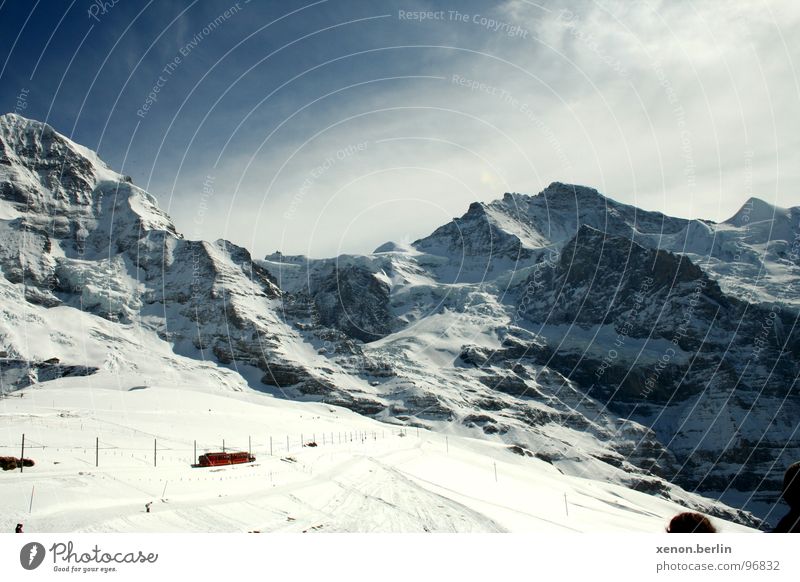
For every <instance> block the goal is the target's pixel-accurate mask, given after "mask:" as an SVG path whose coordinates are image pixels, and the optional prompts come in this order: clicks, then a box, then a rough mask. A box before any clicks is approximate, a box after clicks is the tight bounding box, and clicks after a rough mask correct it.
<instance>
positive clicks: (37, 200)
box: [0, 115, 800, 522]
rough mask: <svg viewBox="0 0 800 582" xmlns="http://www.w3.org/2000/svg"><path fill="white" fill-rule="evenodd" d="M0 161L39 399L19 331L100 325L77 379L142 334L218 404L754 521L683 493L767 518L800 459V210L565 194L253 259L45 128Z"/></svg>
mask: <svg viewBox="0 0 800 582" xmlns="http://www.w3.org/2000/svg"><path fill="white" fill-rule="evenodd" d="M0 148H1V149H0V269H2V281H0V343H1V344H2V345H0V350H4V351H5V352H6V353H7V355H8V357H9V359H10V360H13V361H14V362H17V363H18V364H19V365H17V364H14V365H11V364H9V365H8V366H6V368H7V369H8V370H7V371H8V374H11V376H14V378H17V376H19V377H20V378H22V377H23V376H25V378H28V379H29V380H30V381H37V378H35V377H33V376H31V375H30V374H29V371H30V368H31V366H30V365H29V364H30V362H41V361H43V360H46V359H47V358H48V357H49V355H47V354H40V353H38V352H37V351H36V349H34V348H33V347H32V346H31V345H29V344H26V343H25V342H26V341H27V340H26V339H25V337H24V335H22V334H20V333H18V332H17V331H16V330H17V329H18V328H19V325H20V324H21V322H22V320H23V319H24V325H27V326H31V327H30V328H29V329H34V328H35V329H40V328H43V327H44V326H45V325H46V322H47V321H49V320H48V317H45V315H46V314H50V313H54V312H55V311H57V310H66V311H62V312H60V313H64V314H74V313H77V312H80V314H81V318H82V319H81V321H83V322H85V321H90V322H102V323H97V324H96V325H95V324H91V325H90V329H88V331H87V334H86V336H87V339H86V341H87V342H89V343H88V344H87V345H89V346H90V348H91V349H86V350H84V353H86V354H87V355H86V357H85V359H83V360H81V361H76V362H68V361H64V362H63V363H60V364H59V369H61V368H63V370H61V371H62V372H64V373H73V372H75V371H83V372H87V373H88V372H89V371H91V370H93V369H94V368H99V369H101V370H113V369H115V366H120V365H133V364H130V363H127V364H126V360H125V354H124V352H125V348H121V347H114V346H126V345H132V343H135V342H134V340H133V339H131V338H132V336H131V334H132V333H133V332H134V331H135V333H136V334H137V337H140V338H141V337H151V336H152V337H153V338H156V340H157V341H159V342H161V343H160V344H158V345H159V346H163V345H166V346H168V349H170V350H171V351H172V352H173V353H174V354H176V355H178V356H180V357H186V358H192V359H195V360H209V361H212V362H216V365H217V366H218V367H219V370H220V372H219V373H220V378H221V382H223V383H224V384H225V385H232V384H235V382H234V383H232V382H231V381H230V376H231V375H235V374H234V373H238V374H240V375H241V377H244V378H246V379H247V382H248V383H249V385H250V386H251V387H253V388H257V389H260V390H267V391H271V392H273V393H274V394H276V395H277V396H281V397H285V398H297V399H312V400H322V401H325V402H329V403H332V404H338V405H343V406H347V407H350V408H352V409H354V410H356V411H358V412H361V413H363V414H370V415H375V416H378V417H381V418H386V419H388V420H391V421H393V422H401V423H406V424H409V425H422V426H428V427H432V428H440V429H444V428H446V429H447V430H459V431H462V432H465V433H467V434H471V435H473V436H476V437H481V438H489V439H496V440H498V441H502V442H503V443H505V444H506V445H507V446H508V447H509V451H511V452H515V453H517V454H523V455H535V456H537V457H539V458H542V459H546V460H547V461H549V462H551V463H552V464H553V465H554V466H556V467H558V468H559V469H560V470H562V471H565V472H570V473H572V474H579V475H588V476H592V477H593V478H600V479H608V480H611V481H615V482H619V483H624V484H627V485H628V486H631V487H636V488H639V489H642V490H646V491H648V492H651V493H655V494H658V495H662V496H664V497H668V498H672V499H676V500H679V501H681V502H682V503H684V504H686V505H687V506H690V507H697V508H699V509H702V510H704V511H708V512H710V513H716V514H719V515H725V516H728V517H733V518H734V519H738V520H740V521H745V522H748V521H749V520H751V518H750V517H749V516H748V515H747V514H745V513H742V512H741V511H738V510H733V509H730V508H726V507H725V506H723V505H721V504H719V503H715V502H712V501H709V500H704V499H703V498H701V497H698V496H696V495H693V494H690V493H687V492H686V491H685V490H684V489H682V488H681V487H680V486H678V485H676V483H677V484H681V485H683V486H685V487H686V488H688V489H690V490H694V489H696V490H697V491H699V492H702V493H706V494H707V495H710V496H712V497H715V498H716V497H721V498H722V499H725V500H728V501H730V502H731V503H732V504H734V505H736V506H738V507H745V508H747V509H752V510H754V511H756V512H761V513H762V514H763V513H765V508H766V507H768V504H769V503H771V502H772V500H774V498H775V497H776V493H777V488H778V481H779V479H780V476H781V475H782V470H783V468H784V467H785V466H786V465H788V463H789V462H790V461H791V460H793V459H794V458H795V457H797V456H798V455H800V450H798V444H799V443H798V438H797V435H796V433H795V428H796V427H795V426H794V425H795V424H796V421H795V420H794V419H796V418H797V417H798V413H799V412H800V410H798V402H800V395H798V392H797V390H798V388H797V385H796V382H795V378H797V376H798V372H799V371H800V370H798V368H797V363H796V362H797V361H798V359H797V355H798V350H800V343H799V342H798V340H799V339H800V337H798V332H797V326H796V322H797V316H798V305H800V293H798V292H797V290H798V287H796V284H797V282H798V280H800V260H798V256H800V227H798V221H800V210H798V209H796V208H793V209H779V208H775V207H772V206H770V205H768V204H766V203H763V202H761V201H752V200H751V201H749V202H748V203H747V204H745V206H744V207H743V208H742V210H741V211H740V212H739V213H737V214H736V216H734V217H733V218H731V220H729V221H726V222H725V223H721V224H715V223H711V222H708V221H696V220H695V221H692V220H685V219H679V218H672V217H668V216H665V215H663V214H660V213H655V212H647V211H643V210H640V209H638V208H636V207H634V206H629V205H624V204H620V203H617V202H615V201H613V200H610V199H608V198H606V197H604V196H602V195H601V194H600V193H598V192H597V191H596V190H593V189H590V188H585V187H581V186H571V185H565V184H559V183H555V184H552V185H550V186H549V187H548V188H546V189H545V190H544V191H543V192H541V193H540V194H538V195H536V196H527V195H522V194H506V195H505V196H504V197H503V198H502V199H500V200H497V201H494V202H491V203H474V204H472V205H471V206H470V207H469V209H468V210H467V212H466V214H465V215H464V216H462V217H460V218H457V219H454V220H453V221H452V222H451V223H449V224H446V225H443V226H442V227H441V228H439V229H437V230H436V231H435V232H433V233H432V234H431V235H430V236H428V237H425V238H423V239H421V240H419V241H416V242H415V243H414V244H413V245H411V246H401V245H395V244H386V245H383V246H381V247H379V249H376V251H375V253H373V254H371V255H367V256H342V257H337V258H335V259H326V260H313V259H308V258H306V257H290V256H284V255H281V254H280V253H276V254H275V255H270V256H268V257H266V258H265V259H263V260H258V259H254V258H253V257H251V256H250V253H249V252H248V251H247V250H246V249H244V248H241V247H238V246H236V245H234V244H232V243H230V242H228V241H216V242H213V243H210V242H203V241H190V240H186V239H184V238H183V237H182V236H181V234H180V233H178V232H177V230H176V229H175V227H174V225H173V224H172V222H171V221H170V219H169V217H168V216H166V215H165V214H164V213H163V212H161V211H160V210H159V209H158V206H157V204H156V201H155V199H154V198H153V197H152V196H151V195H149V194H148V193H146V192H144V191H143V190H141V189H140V188H138V187H136V186H135V185H134V184H132V183H131V182H130V180H129V179H128V178H126V177H125V176H122V175H119V174H117V173H115V172H113V171H112V170H110V169H109V168H108V167H106V166H105V164H103V163H102V162H101V161H100V160H99V159H98V158H97V156H96V155H95V154H94V153H93V152H91V151H89V150H86V149H85V148H82V147H81V146H79V145H77V144H74V143H73V142H71V141H70V140H68V139H67V138H65V137H63V136H61V135H59V134H58V133H56V132H55V131H54V130H52V128H50V127H49V126H46V125H43V124H40V123H37V122H34V121H30V120H26V119H24V118H21V117H18V116H15V115H5V116H2V117H0ZM19 302H24V306H25V308H24V309H21V308H20V306H21V305H23V303H19ZM86 318H89V319H88V320H87V319H86ZM92 318H94V319H92ZM82 325H83V324H82ZM44 335H46V337H47V338H48V340H47V343H46V345H49V346H56V345H59V343H58V342H65V341H67V340H65V339H64V337H62V336H63V334H61V332H58V331H57V330H55V331H49V332H47V333H45V334H44ZM43 337H44V336H43ZM126 342H127V343H126ZM145 344H146V342H145ZM145 344H142V345H145ZM137 345H138V344H137ZM146 345H150V344H146ZM154 345H155V344H154ZM137 349H138V348H137ZM160 349H161V348H159V350H160ZM39 351H41V350H39ZM70 353H78V352H77V351H75V350H73V351H72V352H70ZM159 353H161V352H159ZM34 356H35V357H34ZM160 357H161V358H162V359H163V358H165V356H164V355H163V353H162V355H161V356H160ZM10 360H9V361H10ZM165 361H166V359H165ZM169 361H170V362H172V361H173V360H171V359H169ZM25 362H27V363H28V364H25ZM170 365H172V364H170ZM71 366H74V367H71ZM35 367H36V366H34V368H35ZM23 369H24V370H26V371H25V373H24V374H23V373H22V372H20V370H23ZM37 369H38V370H41V369H42V368H37ZM48 369H49V368H48ZM50 371H52V370H50ZM223 372H224V373H223ZM4 373H5V372H4ZM48 373H49V372H48ZM76 373H77V372H76ZM26 374H27V375H26ZM11 376H9V378H10V377H11ZM46 377H48V376H47V374H45V377H42V375H41V373H40V374H39V378H38V380H39V381H42V380H44V379H46ZM237 377H240V376H237ZM23 380H24V378H23ZM753 492H755V495H753Z"/></svg>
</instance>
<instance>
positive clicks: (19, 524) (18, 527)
mask: <svg viewBox="0 0 800 582" xmlns="http://www.w3.org/2000/svg"><path fill="white" fill-rule="evenodd" d="M21 530H22V524H21V523H18V524H17V531H21Z"/></svg>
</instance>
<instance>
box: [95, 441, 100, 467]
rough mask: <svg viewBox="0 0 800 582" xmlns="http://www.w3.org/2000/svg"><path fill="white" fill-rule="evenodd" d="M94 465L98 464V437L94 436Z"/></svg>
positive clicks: (97, 465)
mask: <svg viewBox="0 0 800 582" xmlns="http://www.w3.org/2000/svg"><path fill="white" fill-rule="evenodd" d="M94 466H95V467H99V466H100V437H95V438H94Z"/></svg>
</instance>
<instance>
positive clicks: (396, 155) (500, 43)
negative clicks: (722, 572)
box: [0, 0, 800, 256]
mask: <svg viewBox="0 0 800 582" xmlns="http://www.w3.org/2000/svg"><path fill="white" fill-rule="evenodd" d="M420 11H423V12H424V11H428V12H430V14H426V15H425V18H424V19H421V17H420V16H419V15H418V14H417V13H418V12H420ZM799 15H800V10H798V9H797V8H795V7H793V5H792V3H791V2H788V1H787V2H770V3H766V2H765V3H759V2H742V3H738V4H737V3H727V4H725V5H723V4H722V3H719V2H679V3H675V2H664V3H661V2H645V3H642V4H636V5H634V4H632V3H627V2H618V3H617V2H575V3H563V2H562V3H554V2H546V3H534V2H527V1H524V0H507V1H502V2H469V1H466V2H455V1H451V2H436V1H430V2H426V1H405V0H403V1H400V2H394V1H391V2H375V1H373V2H368V1H337V0H328V1H320V2H273V1H257V0H252V1H251V2H246V1H244V0H240V1H239V2H238V3H236V2H231V1H230V0H221V1H219V0H210V1H201V2H192V1H191V0H189V1H184V2H177V1H175V2H170V1H154V2H147V1H139V0H136V1H135V0H117V2H116V3H114V2H113V1H106V2H100V1H96V2H90V1H87V0H75V1H74V2H73V1H71V0H67V1H64V2H59V1H46V0H40V1H39V2H35V1H30V2H22V1H11V0H6V1H4V2H2V4H0V27H2V34H0V46H2V49H0V58H2V59H3V64H2V75H1V76H2V79H0V81H1V82H0V87H1V89H0V99H1V100H2V103H0V109H2V110H3V111H16V112H18V113H20V114H23V115H26V116H28V117H32V118H35V119H39V120H46V121H47V122H48V123H50V124H51V125H53V126H54V127H55V128H56V129H57V130H58V131H60V132H62V133H65V134H67V135H69V136H71V137H72V138H73V139H75V140H76V141H78V142H80V143H82V144H84V145H86V146H88V147H91V148H93V149H96V150H98V151H99V153H100V155H101V157H102V158H103V159H105V160H106V161H107V162H108V163H109V164H110V165H111V166H112V167H113V168H115V169H117V170H119V171H122V172H124V173H127V174H130V175H131V176H132V177H133V178H134V181H135V182H136V183H137V184H139V185H141V186H143V187H145V188H146V189H148V190H149V191H150V192H152V193H153V194H154V195H155V196H157V197H158V199H159V202H160V204H161V206H162V207H163V208H165V209H166V210H168V211H169V212H170V214H171V215H172V216H173V218H174V220H175V222H176V223H177V225H178V227H179V229H180V230H181V231H182V232H184V234H185V235H186V236H188V237H190V238H203V239H216V238H227V239H229V240H232V241H234V242H236V243H238V244H242V245H244V246H247V247H248V248H250V249H251V250H253V252H254V255H256V256H262V255H264V254H265V253H268V252H272V251H274V250H276V249H280V250H282V251H284V252H287V253H302V254H310V255H312V256H331V255H334V254H338V253H341V252H369V251H370V250H372V249H373V248H375V247H376V246H378V245H379V244H381V243H382V242H384V241H386V240H390V239H391V240H403V239H407V240H414V239H415V238H418V237H420V236H424V235H425V234H427V233H428V232H430V231H431V230H433V229H434V228H435V227H436V226H438V225H440V224H443V223H444V222H446V221H448V220H450V218H452V216H454V215H460V214H462V213H463V212H464V211H465V210H466V207H467V206H468V204H469V203H470V202H471V201H473V200H492V199H495V198H498V197H500V196H501V195H502V193H503V192H505V191H516V192H525V193H531V194H534V193H536V192H538V191H539V190H541V189H542V188H543V187H545V186H546V185H547V184H548V183H550V182H551V181H555V180H559V181H565V182H576V183H581V184H586V185H591V186H594V187H596V188H598V189H599V190H601V191H603V192H605V193H607V194H608V195H609V196H611V197H613V198H615V199H617V200H621V201H623V202H628V203H635V204H637V205H639V206H641V207H644V208H648V209H656V210H662V211H665V212H668V213H670V214H675V215H679V216H691V217H703V218H711V219H717V220H720V219H724V218H726V217H728V216H730V215H732V214H733V213H734V212H735V211H736V209H737V208H739V207H740V206H741V205H742V204H743V203H744V201H745V200H746V199H747V198H748V197H750V196H758V197H760V198H763V199H765V200H768V201H770V202H773V203H776V204H779V205H783V206H789V205H798V204H800V195H798V186H800V159H798V158H799V157H800V156H798V151H800V150H799V148H798V141H800V134H798V132H797V123H796V121H797V119H798V118H800V115H798V113H800V111H798V104H799V103H800V83H798V77H797V73H798V70H800V67H799V66H798V65H800V63H798V56H799V55H800V41H799V40H798V37H797V35H796V34H792V32H793V31H796V30H797V25H798V20H800V19H799V18H798V16H799ZM156 89H157V93H155V92H154V91H155V90H156ZM148 96H149V97H148ZM153 97H155V99H153Z"/></svg>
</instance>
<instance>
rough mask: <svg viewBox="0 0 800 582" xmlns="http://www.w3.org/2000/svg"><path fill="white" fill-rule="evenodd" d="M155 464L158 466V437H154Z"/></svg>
mask: <svg viewBox="0 0 800 582" xmlns="http://www.w3.org/2000/svg"><path fill="white" fill-rule="evenodd" d="M153 466H154V467H157V466H158V439H153Z"/></svg>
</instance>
